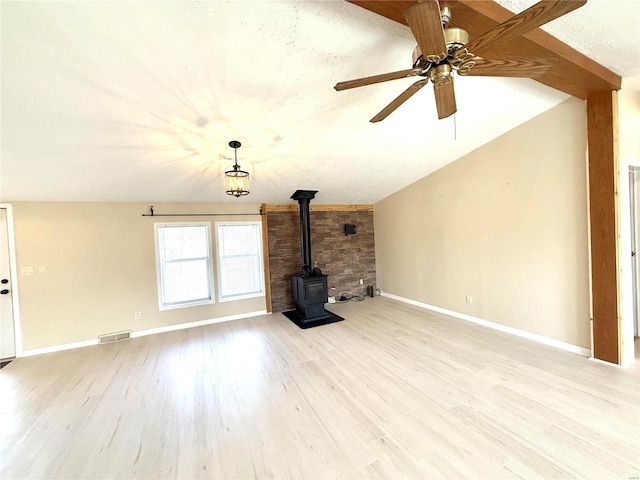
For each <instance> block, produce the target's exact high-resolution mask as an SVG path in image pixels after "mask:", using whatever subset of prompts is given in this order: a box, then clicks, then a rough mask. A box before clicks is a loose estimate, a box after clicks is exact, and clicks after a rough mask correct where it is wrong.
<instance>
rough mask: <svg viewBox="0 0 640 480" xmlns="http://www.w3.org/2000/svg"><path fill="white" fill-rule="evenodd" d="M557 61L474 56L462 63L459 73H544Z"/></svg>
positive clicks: (504, 74)
mask: <svg viewBox="0 0 640 480" xmlns="http://www.w3.org/2000/svg"><path fill="white" fill-rule="evenodd" d="M556 62H557V59H555V58H543V59H526V58H512V59H509V60H487V59H484V58H474V59H473V60H471V61H469V62H465V63H463V64H462V66H461V67H460V69H459V70H458V75H462V76H470V77H474V76H475V77H527V78H535V77H539V76H541V75H544V74H545V73H547V72H548V71H549V69H551V67H553V66H554V65H555V64H556Z"/></svg>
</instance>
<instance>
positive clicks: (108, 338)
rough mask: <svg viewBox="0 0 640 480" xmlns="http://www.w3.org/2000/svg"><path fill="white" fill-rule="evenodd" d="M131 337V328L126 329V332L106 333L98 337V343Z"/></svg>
mask: <svg viewBox="0 0 640 480" xmlns="http://www.w3.org/2000/svg"><path fill="white" fill-rule="evenodd" d="M130 338H131V330H125V331H124V332H115V333H105V334H104V335H100V336H99V337H98V343H100V344H102V343H111V342H119V341H120V340H129V339H130Z"/></svg>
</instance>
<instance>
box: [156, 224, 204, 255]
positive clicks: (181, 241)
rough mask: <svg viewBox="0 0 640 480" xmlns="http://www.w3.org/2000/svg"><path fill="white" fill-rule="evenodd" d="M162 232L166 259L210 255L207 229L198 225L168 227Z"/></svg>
mask: <svg viewBox="0 0 640 480" xmlns="http://www.w3.org/2000/svg"><path fill="white" fill-rule="evenodd" d="M160 231H161V232H162V244H163V250H164V259H165V261H171V260H175V259H180V258H206V257H207V256H208V250H209V249H208V246H207V229H206V228H205V227H202V226H197V227H166V228H162V229H161V230H160Z"/></svg>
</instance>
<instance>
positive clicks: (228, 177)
mask: <svg viewBox="0 0 640 480" xmlns="http://www.w3.org/2000/svg"><path fill="white" fill-rule="evenodd" d="M229 146H230V147H231V148H233V151H234V154H235V163H234V165H233V167H231V170H227V171H226V172H224V188H225V190H226V192H227V195H231V196H234V197H236V198H240V197H243V196H245V195H249V172H245V171H244V170H240V165H238V148H240V147H241V146H242V144H241V143H240V142H239V141H237V140H231V141H230V142H229Z"/></svg>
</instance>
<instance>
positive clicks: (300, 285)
mask: <svg viewBox="0 0 640 480" xmlns="http://www.w3.org/2000/svg"><path fill="white" fill-rule="evenodd" d="M316 193H318V192H317V191H316V190H296V191H295V193H294V194H293V195H292V196H291V198H292V199H293V200H297V201H298V203H299V204H300V243H301V246H302V269H301V271H300V272H299V273H294V274H293V275H292V276H291V296H292V297H293V301H294V302H295V304H296V309H295V310H291V311H288V312H284V315H285V316H286V317H287V318H289V319H290V320H291V321H293V322H294V323H295V324H296V325H298V326H299V327H300V328H309V327H317V326H319V325H326V324H327V323H333V322H339V321H340V320H344V318H342V317H340V316H338V315H336V314H334V313H332V312H329V311H327V310H325V308H324V304H325V303H327V301H328V299H329V288H328V285H327V275H325V274H324V273H322V272H321V271H320V269H319V268H317V267H315V268H312V267H311V222H310V221H309V202H310V201H311V199H312V198H314V197H315V195H316Z"/></svg>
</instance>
